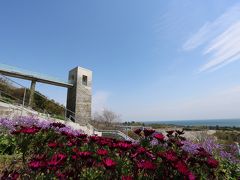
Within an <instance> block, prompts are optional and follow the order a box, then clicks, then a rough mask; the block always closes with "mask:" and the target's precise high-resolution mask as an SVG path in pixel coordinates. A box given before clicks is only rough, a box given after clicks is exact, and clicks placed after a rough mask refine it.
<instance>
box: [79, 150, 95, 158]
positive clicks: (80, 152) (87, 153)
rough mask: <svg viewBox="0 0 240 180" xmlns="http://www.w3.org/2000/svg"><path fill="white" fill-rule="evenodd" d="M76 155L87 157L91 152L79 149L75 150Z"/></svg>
mask: <svg viewBox="0 0 240 180" xmlns="http://www.w3.org/2000/svg"><path fill="white" fill-rule="evenodd" d="M77 155H78V156H80V157H82V158H87V157H90V156H91V155H92V153H91V152H89V151H79V152H77Z"/></svg>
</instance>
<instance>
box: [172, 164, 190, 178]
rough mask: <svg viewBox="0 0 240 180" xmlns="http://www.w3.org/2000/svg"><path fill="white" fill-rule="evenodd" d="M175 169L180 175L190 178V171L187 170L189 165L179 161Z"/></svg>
mask: <svg viewBox="0 0 240 180" xmlns="http://www.w3.org/2000/svg"><path fill="white" fill-rule="evenodd" d="M175 168H176V169H177V170H178V172H179V173H181V174H183V175H186V176H188V174H189V170H188V168H187V165H186V164H185V163H184V162H183V161H178V162H177V163H176V164H175Z"/></svg>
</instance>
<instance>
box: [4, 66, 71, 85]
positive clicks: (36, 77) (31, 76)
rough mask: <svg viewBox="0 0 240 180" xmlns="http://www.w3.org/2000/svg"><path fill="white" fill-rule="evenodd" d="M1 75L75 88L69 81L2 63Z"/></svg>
mask: <svg viewBox="0 0 240 180" xmlns="http://www.w3.org/2000/svg"><path fill="white" fill-rule="evenodd" d="M0 74H4V75H6V76H10V77H15V78H21V79H25V80H31V81H36V82H41V83H46V84H51V85H55V86H61V87H66V88H69V87H72V86H73V84H70V83H68V82H67V81H63V80H61V79H58V78H55V77H51V76H48V75H44V74H40V73H36V72H32V71H28V70H24V69H21V68H17V67H14V66H9V65H5V64H1V63H0Z"/></svg>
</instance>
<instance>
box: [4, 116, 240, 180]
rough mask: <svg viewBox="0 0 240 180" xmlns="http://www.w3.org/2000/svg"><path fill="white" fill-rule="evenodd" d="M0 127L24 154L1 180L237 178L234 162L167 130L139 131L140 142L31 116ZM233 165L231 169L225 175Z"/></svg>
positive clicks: (5, 122) (180, 134)
mask: <svg viewBox="0 0 240 180" xmlns="http://www.w3.org/2000/svg"><path fill="white" fill-rule="evenodd" d="M0 125H1V127H2V128H4V129H5V130H8V131H9V136H11V137H12V138H13V139H15V141H14V142H16V153H17V152H20V154H21V156H22V159H21V163H22V166H14V165H11V166H9V167H6V169H3V170H2V172H1V179H122V180H131V179H189V180H193V179H221V178H223V179H227V178H229V179H231V178H232V179H237V178H238V177H239V164H236V163H235V165H236V166H235V167H233V166H231V162H230V161H229V160H228V159H227V158H225V159H224V158H220V156H219V157H218V156H215V154H211V153H210V152H208V151H207V150H206V149H205V148H203V147H201V146H200V145H196V146H194V144H191V142H187V141H186V140H185V138H184V137H182V134H183V133H184V132H182V131H168V132H167V135H166V136H164V135H163V134H161V133H158V132H155V131H154V130H152V129H144V130H141V129H137V130H136V131H135V133H136V134H137V135H139V137H140V140H139V141H138V142H131V141H121V140H116V139H112V138H106V137H99V136H95V135H93V136H87V135H86V134H83V132H80V131H76V130H73V129H71V128H70V127H66V126H65V125H64V124H61V123H54V122H47V121H46V122H40V121H38V120H37V119H33V118H19V119H16V120H15V121H12V120H9V119H1V120H0ZM4 133H5V134H6V133H7V132H6V131H4ZM187 143H188V144H187ZM193 146H194V147H193ZM191 148H192V149H191ZM236 158H239V157H236ZM227 163H229V164H227ZM230 166H231V170H230V171H229V170H228V171H224V170H226V169H227V168H229V167H230Z"/></svg>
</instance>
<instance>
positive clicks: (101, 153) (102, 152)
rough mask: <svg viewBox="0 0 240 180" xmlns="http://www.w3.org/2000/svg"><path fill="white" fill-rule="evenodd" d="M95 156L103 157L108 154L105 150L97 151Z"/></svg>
mask: <svg viewBox="0 0 240 180" xmlns="http://www.w3.org/2000/svg"><path fill="white" fill-rule="evenodd" d="M97 154H98V155H100V156H105V155H107V154H108V151H107V150H106V149H98V150H97Z"/></svg>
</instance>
